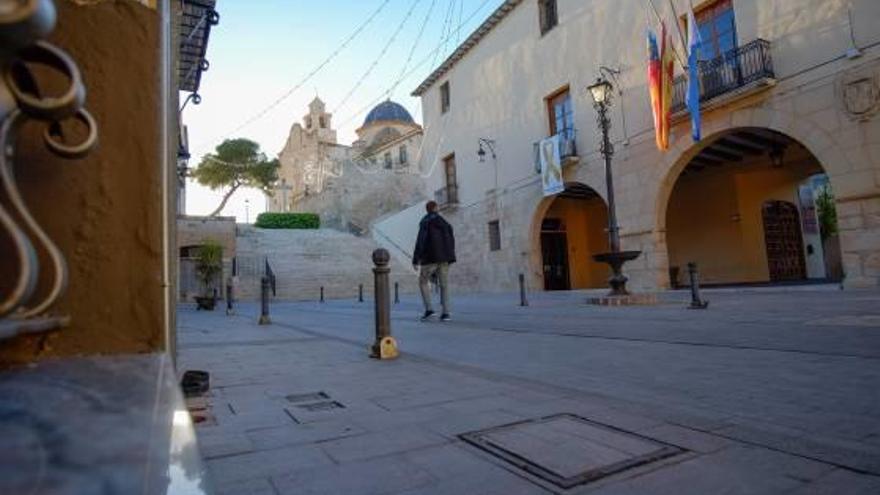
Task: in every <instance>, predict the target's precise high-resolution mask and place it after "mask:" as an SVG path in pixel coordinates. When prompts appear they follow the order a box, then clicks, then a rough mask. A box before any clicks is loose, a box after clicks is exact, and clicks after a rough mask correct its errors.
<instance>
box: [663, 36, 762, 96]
mask: <svg viewBox="0 0 880 495" xmlns="http://www.w3.org/2000/svg"><path fill="white" fill-rule="evenodd" d="M697 71H698V74H699V78H700V102H701V103H704V102H707V101H709V100H711V99H713V98H717V97H719V96H721V95H723V94H726V93H730V92H731V91H735V90H737V89H739V88H742V87H744V86H748V85H749V84H752V83H754V82H757V81H761V80H766V79H773V78H775V77H776V75H775V73H774V72H773V59H772V57H771V56H770V42H769V41H767V40H763V39H756V40H755V41H752V42H750V43H747V44H745V45H743V46H740V47H737V48H734V49H733V50H730V51H728V52H727V53H725V54H723V55H721V56H719V57H716V58H713V59H712V60H706V61H703V62H699V65H698V67H697ZM673 84H674V86H673V96H672V112H673V113H676V112H680V111H682V110H684V109H685V98H686V97H687V84H688V82H687V76H686V75H681V76H678V77H676V78H675V81H674V83H673Z"/></svg>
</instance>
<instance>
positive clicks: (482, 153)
mask: <svg viewBox="0 0 880 495" xmlns="http://www.w3.org/2000/svg"><path fill="white" fill-rule="evenodd" d="M477 144H478V146H479V148H478V149H477V156H478V157H480V163H486V150H485V149H484V148H483V146H484V145H485V146H486V148H489V152H490V153H492V163H493V164H494V165H495V192H496V193H497V192H498V156H497V155H496V154H495V140H494V139H486V138H479V140H478V141H477Z"/></svg>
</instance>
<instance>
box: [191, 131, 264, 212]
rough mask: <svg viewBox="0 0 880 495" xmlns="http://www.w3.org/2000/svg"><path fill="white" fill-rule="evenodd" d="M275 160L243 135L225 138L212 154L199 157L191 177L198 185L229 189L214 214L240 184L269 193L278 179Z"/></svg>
mask: <svg viewBox="0 0 880 495" xmlns="http://www.w3.org/2000/svg"><path fill="white" fill-rule="evenodd" d="M279 166H280V165H279V163H278V159H272V160H268V159H267V158H266V155H265V154H264V153H263V152H262V151H260V145H259V144H257V143H255V142H253V141H251V140H249V139H244V138H238V139H227V140H225V141H223V142H222V143H221V144H220V145H218V146H217V148H216V152H215V153H210V154H207V155H205V156H204V157H203V158H202V161H201V163H199V166H198V168H196V169H195V170H194V171H193V174H192V176H193V177H194V178H195V179H196V181H198V183H199V184H202V185H204V186H208V187H210V188H211V189H212V190H217V189H221V188H229V189H228V190H227V191H226V194H224V195H223V200H222V201H221V202H220V206H218V207H217V209H216V210H214V211H213V212H212V213H211V215H210V216H212V217H214V216H217V215H218V214H219V213H220V212H221V211H222V210H223V208H224V207H225V206H226V203H227V202H228V201H229V198H230V197H232V195H233V194H234V193H235V191H237V190H238V189H239V188H240V187H242V186H244V187H254V188H257V189H259V190H261V191H263V192H264V193H266V194H268V195H270V196H271V195H272V185H273V184H274V183H275V181H277V180H278V167H279Z"/></svg>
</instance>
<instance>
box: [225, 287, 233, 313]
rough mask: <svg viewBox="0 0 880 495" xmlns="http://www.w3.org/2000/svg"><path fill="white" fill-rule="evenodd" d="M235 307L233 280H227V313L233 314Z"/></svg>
mask: <svg viewBox="0 0 880 495" xmlns="http://www.w3.org/2000/svg"><path fill="white" fill-rule="evenodd" d="M234 314H235V309H233V308H232V280H231V279H230V280H229V281H227V282H226V315H227V316H232V315H234Z"/></svg>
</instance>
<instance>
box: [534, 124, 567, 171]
mask: <svg viewBox="0 0 880 495" xmlns="http://www.w3.org/2000/svg"><path fill="white" fill-rule="evenodd" d="M556 136H559V159H560V160H565V159H566V158H572V157H576V156H578V150H577V130H576V129H574V128H572V129H565V130H564V131H562V132H560V133H558V134H556ZM550 137H554V136H550ZM532 149H533V153H534V159H535V161H534V165H535V172H536V173H539V174H540V173H541V141H538V142H536V143H534V144H533V145H532Z"/></svg>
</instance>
